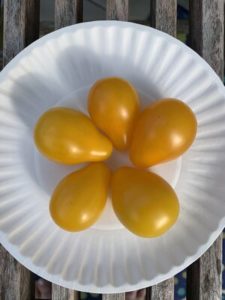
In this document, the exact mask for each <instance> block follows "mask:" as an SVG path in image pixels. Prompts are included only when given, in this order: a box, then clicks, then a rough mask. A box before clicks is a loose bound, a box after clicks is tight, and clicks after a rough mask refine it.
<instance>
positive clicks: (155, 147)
mask: <svg viewBox="0 0 225 300" xmlns="http://www.w3.org/2000/svg"><path fill="white" fill-rule="evenodd" d="M196 133H197V120H196V117H195V115H194V113H193V112H192V110H191V109H190V108H189V107H188V106H187V105H186V104H185V103H183V102H182V101H180V100H178V99H170V98H168V99H161V100H158V101H155V102H154V103H152V104H150V105H149V106H148V107H147V108H145V109H144V110H143V111H142V113H141V114H140V116H139V118H138V120H137V122H136V124H135V128H134V132H133V136H132V141H131V146H130V150H129V156H130V159H131V161H132V162H133V164H134V165H136V166H138V167H141V168H147V167H150V166H153V165H156V164H159V163H162V162H166V161H169V160H172V159H175V158H177V157H179V156H180V155H181V154H183V153H184V152H185V151H186V150H187V149H188V148H189V147H190V146H191V145H192V143H193V141H194V140H195V137H196Z"/></svg>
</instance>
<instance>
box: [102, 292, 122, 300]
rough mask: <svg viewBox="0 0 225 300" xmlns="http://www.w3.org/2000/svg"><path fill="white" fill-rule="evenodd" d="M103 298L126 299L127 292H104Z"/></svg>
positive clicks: (109, 299)
mask: <svg viewBox="0 0 225 300" xmlns="http://www.w3.org/2000/svg"><path fill="white" fill-rule="evenodd" d="M102 300H125V294H124V293H121V294H103V295H102Z"/></svg>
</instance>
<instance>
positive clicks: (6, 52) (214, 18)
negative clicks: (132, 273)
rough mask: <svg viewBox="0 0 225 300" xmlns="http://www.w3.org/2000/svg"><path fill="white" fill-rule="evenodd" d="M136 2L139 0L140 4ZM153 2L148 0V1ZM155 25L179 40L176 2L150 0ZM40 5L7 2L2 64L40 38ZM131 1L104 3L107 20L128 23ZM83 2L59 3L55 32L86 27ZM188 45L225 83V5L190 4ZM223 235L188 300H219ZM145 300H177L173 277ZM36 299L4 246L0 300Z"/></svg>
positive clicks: (194, 272)
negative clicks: (75, 24)
mask: <svg viewBox="0 0 225 300" xmlns="http://www.w3.org/2000/svg"><path fill="white" fill-rule="evenodd" d="M136 1H137V0H136ZM149 1H150V0H149ZM150 2H151V3H150V4H151V26H153V27H155V28H157V29H160V30H162V31H165V32H167V33H169V34H171V35H173V36H176V31H177V1H176V0H152V1H150ZM39 11H40V3H39V0H4V40H3V64H4V65H6V64H7V63H8V62H9V61H10V60H11V59H12V58H13V57H14V56H15V55H16V54H17V53H18V52H20V51H21V50H22V49H23V48H24V47H26V46H27V45H28V44H29V43H31V42H32V41H34V40H36V39H37V38H38V37H39ZM128 15H129V0H106V19H116V20H123V21H127V20H128ZM82 17H83V1H82V0H55V28H56V29H58V28H61V27H63V26H67V25H71V24H74V23H77V22H82ZM190 43H191V47H192V48H193V49H194V50H195V51H197V52H198V53H199V54H200V55H201V56H202V57H203V58H204V59H205V60H206V61H207V62H208V63H209V64H210V65H211V66H212V68H213V69H214V70H215V71H216V72H217V74H218V75H219V76H220V77H221V78H223V70H224V0H190ZM221 293H222V235H221V236H220V237H219V238H218V239H217V240H216V242H215V243H214V244H213V246H212V247H211V248H210V249H209V250H208V251H207V252H206V253H205V254H204V255H203V256H202V257H201V258H200V259H199V260H198V261H196V262H195V263H193V264H192V265H191V266H190V267H188V268H187V299H188V300H197V299H203V300H212V299H214V300H215V299H218V300H220V299H221ZM78 298H79V293H78V292H76V291H71V290H68V289H65V288H62V287H59V286H57V285H54V284H53V285H52V299H54V300H56V299H58V300H69V299H70V300H71V299H78ZM103 298H104V300H114V299H115V300H116V299H118V300H119V299H120V300H122V299H124V298H125V295H124V294H115V295H103ZM146 298H147V299H152V300H164V299H165V300H170V299H174V279H173V278H171V279H169V280H166V281H164V282H162V283H160V284H158V285H156V286H153V287H151V288H149V289H148V290H147V296H146ZM28 299H34V282H33V276H32V275H31V273H30V271H29V270H27V269H26V268H25V267H23V266H22V265H21V264H19V263H18V262H17V261H16V260H15V259H14V258H13V257H12V256H11V255H10V254H9V253H8V252H7V251H6V250H5V249H4V248H3V247H2V246H0V300H28Z"/></svg>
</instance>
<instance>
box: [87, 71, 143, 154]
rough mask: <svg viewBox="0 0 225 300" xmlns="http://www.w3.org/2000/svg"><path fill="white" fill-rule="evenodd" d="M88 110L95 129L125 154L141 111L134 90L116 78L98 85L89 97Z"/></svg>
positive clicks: (125, 82)
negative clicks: (100, 131) (124, 151)
mask: <svg viewBox="0 0 225 300" xmlns="http://www.w3.org/2000/svg"><path fill="white" fill-rule="evenodd" d="M88 110H89V113H90V115H91V118H92V119H93V121H94V122H95V124H96V126H97V127H98V128H99V129H101V130H102V131H103V132H104V133H105V134H106V135H107V136H108V137H109V138H110V139H111V141H112V143H113V145H114V147H115V148H117V150H121V151H122V150H126V149H127V147H128V145H129V142H130V138H131V134H132V130H133V126H134V122H135V119H136V117H137V114H138V111H139V98H138V94H137V92H136V90H135V89H134V87H133V86H132V85H131V84H130V83H129V82H128V81H126V80H124V79H122V78H117V77H110V78H104V79H101V80H99V81H97V82H96V83H95V84H94V85H93V86H92V88H91V89H90V92H89V95H88Z"/></svg>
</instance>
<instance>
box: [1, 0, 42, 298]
mask: <svg viewBox="0 0 225 300" xmlns="http://www.w3.org/2000/svg"><path fill="white" fill-rule="evenodd" d="M36 10H37V12H36ZM36 13H39V9H38V3H37V0H17V1H15V0H5V1H4V26H3V30H4V32H3V64H4V65H6V64H7V63H8V62H9V61H10V60H11V59H12V58H13V57H14V56H15V55H16V54H17V53H19V52H20V51H21V50H22V49H23V48H24V47H25V46H26V45H27V44H28V43H30V42H32V41H34V40H35V39H36V38H37V37H38V32H39V29H38V25H37V23H39V17H35V18H33V17H34V15H35V14H36ZM28 15H29V16H28ZM32 18H33V19H32ZM28 23H29V29H26V25H27V24H28ZM33 298H34V281H33V279H32V275H31V273H30V271H28V270H27V269H26V268H25V267H23V266H22V265H21V264H20V263H18V262H17V261H16V260H15V259H14V258H13V257H12V256H11V255H10V254H9V253H8V252H7V251H6V250H5V249H4V248H3V246H2V245H0V299H2V300H12V299H13V300H30V299H33Z"/></svg>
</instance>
